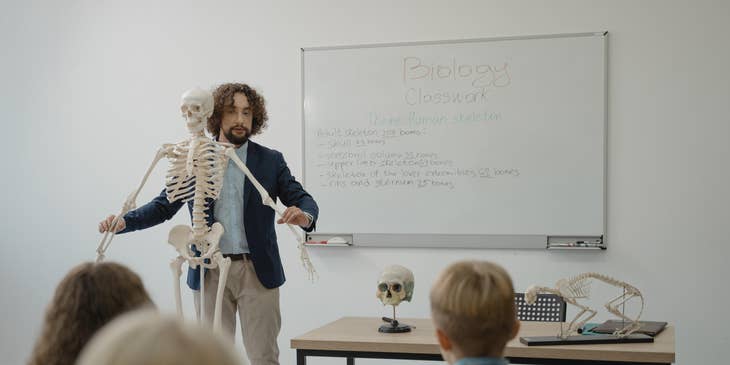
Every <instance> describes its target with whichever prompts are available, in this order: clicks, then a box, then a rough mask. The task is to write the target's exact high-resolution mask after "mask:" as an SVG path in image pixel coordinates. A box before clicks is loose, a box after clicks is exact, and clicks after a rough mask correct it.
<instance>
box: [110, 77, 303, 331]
mask: <svg viewBox="0 0 730 365" xmlns="http://www.w3.org/2000/svg"><path fill="white" fill-rule="evenodd" d="M180 110H181V111H182V114H183V117H184V118H185V119H186V121H187V128H188V131H189V132H190V137H188V138H187V139H186V140H184V141H182V142H179V143H176V144H164V145H163V146H162V147H161V148H160V149H159V150H158V151H157V154H156V156H155V158H154V160H153V161H152V165H151V166H150V167H149V168H148V169H147V173H146V174H145V175H144V178H143V179H142V182H141V183H140V185H139V187H138V188H137V190H135V191H133V192H132V194H130V196H129V197H128V198H127V200H126V201H125V202H124V205H123V206H122V209H121V212H120V213H119V215H117V216H116V218H114V220H113V221H112V223H111V227H110V229H109V230H107V232H106V233H105V234H104V237H102V240H101V242H100V243H99V247H98V248H97V250H96V252H97V261H101V260H103V259H104V252H105V251H106V250H107V248H108V247H109V245H110V244H111V242H112V239H113V238H114V235H115V233H113V232H115V227H116V225H117V222H118V220H119V217H122V216H124V214H126V213H127V212H128V211H130V210H132V209H134V208H135V201H136V199H137V195H138V194H139V192H140V190H142V187H143V186H144V184H145V182H146V181H147V178H148V177H149V175H150V173H151V172H152V169H153V168H154V167H155V165H157V163H158V162H159V161H160V160H161V159H162V158H163V157H164V158H167V159H169V160H170V168H169V170H168V171H167V175H166V179H165V185H166V189H165V190H166V194H167V200H168V201H170V202H176V201H181V202H188V201H190V200H192V201H193V209H192V229H191V228H190V227H188V226H186V225H178V226H175V227H173V228H172V229H171V230H170V234H169V236H168V243H170V244H171V245H172V246H174V247H175V250H177V252H178V253H179V256H178V257H177V258H176V259H175V260H173V261H172V262H171V263H170V268H171V269H172V272H173V278H174V280H175V285H174V286H175V304H176V306H177V312H178V315H180V316H182V302H181V296H180V275H181V274H182V264H183V262H185V261H187V262H188V265H189V266H190V267H193V268H194V267H198V266H202V267H203V268H206V269H212V268H215V267H219V268H220V278H221V279H220V280H219V281H218V290H217V292H216V303H215V313H214V316H213V328H214V329H215V330H220V328H221V303H222V300H221V299H222V297H223V291H224V289H225V286H226V279H227V278H228V269H229V267H230V264H231V260H230V259H229V258H224V257H223V254H222V253H221V252H220V248H219V247H218V242H219V241H220V238H221V236H222V235H223V226H222V225H221V224H220V223H218V222H216V223H214V224H213V225H212V226H211V227H208V225H207V218H208V215H207V214H206V213H205V199H206V198H211V199H217V198H218V196H219V194H220V191H221V185H222V182H223V175H224V173H225V170H226V167H227V166H228V160H229V159H231V160H232V161H233V162H234V163H235V164H236V166H238V168H240V169H241V170H242V171H243V173H244V174H245V175H246V178H248V179H249V181H250V182H251V183H252V184H253V185H254V187H256V190H257V191H258V192H259V194H260V195H261V197H262V200H263V204H264V205H267V206H269V207H271V208H272V209H274V211H276V212H277V214H278V215H279V216H281V215H282V214H283V211H282V210H280V209H279V208H278V207H277V206H276V202H274V200H273V199H272V198H271V197H270V196H269V194H268V193H267V192H266V190H265V189H264V187H263V186H261V184H260V183H259V182H258V180H256V178H255V177H254V176H253V175H252V174H251V171H249V169H248V168H247V167H246V165H245V164H244V163H243V162H242V161H241V160H240V159H239V158H238V156H237V155H236V152H235V150H234V148H233V145H231V144H228V143H221V142H217V141H214V140H212V139H211V138H209V137H207V136H206V135H205V133H204V131H203V130H204V128H205V123H206V121H207V120H208V117H210V115H211V114H212V113H213V96H212V95H211V93H209V92H207V91H204V90H202V89H199V88H196V89H192V90H189V91H187V92H186V93H185V94H183V96H182V105H181V106H180ZM288 226H289V228H290V229H291V231H292V233H294V235H295V236H296V238H297V242H298V243H299V245H298V248H299V250H300V259H301V260H302V263H303V264H304V267H305V268H306V270H307V273H308V275H309V278H310V280H313V279H314V278H315V277H316V274H317V273H316V271H315V269H314V266H313V265H312V262H311V261H310V260H309V255H308V253H307V251H306V248H305V246H304V236H303V235H302V234H300V233H299V231H298V230H297V229H296V228H294V226H292V225H291V224H288ZM110 232H111V233H110ZM193 245H194V246H195V249H196V250H197V251H198V252H199V253H200V255H199V256H196V252H195V251H193ZM204 272H205V270H200V279H201V280H200V282H201V285H203V283H204V280H203V275H204ZM202 290H203V288H201V291H202ZM200 298H201V304H200V307H202V306H203V303H202V301H203V296H200ZM200 307H196V310H197V312H198V313H197V314H198V318H200Z"/></svg>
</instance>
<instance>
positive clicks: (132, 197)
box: [96, 144, 173, 262]
mask: <svg viewBox="0 0 730 365" xmlns="http://www.w3.org/2000/svg"><path fill="white" fill-rule="evenodd" d="M172 148H173V145H171V144H164V145H162V147H160V149H159V150H157V154H156V155H155V158H154V160H152V164H151V165H150V167H149V168H148V169H147V173H146V174H145V175H144V177H143V178H142V181H141V182H140V184H139V187H137V190H135V191H133V192H132V193H131V194H129V196H128V197H127V200H126V201H124V204H123V205H122V209H121V211H120V213H119V214H118V215H117V216H116V217H115V218H114V220H113V221H112V223H111V225H110V226H109V229H108V230H107V231H106V232H105V233H104V237H102V239H101V242H99V246H98V247H97V248H96V261H97V262H101V261H103V260H104V252H106V250H107V249H108V248H109V245H111V243H112V240H113V239H114V236H115V235H116V228H117V227H116V226H117V223H118V222H119V219H120V218H122V216H124V215H125V214H126V213H127V212H128V211H130V210H132V209H134V208H135V205H136V204H135V201H136V200H137V195H139V192H140V191H141V190H142V187H144V184H145V183H146V182H147V178H149V176H150V173H152V170H153V169H154V168H155V166H157V163H158V162H160V160H161V159H162V158H163V157H166V156H167V155H168V154H169V153H170V151H171V149H172Z"/></svg>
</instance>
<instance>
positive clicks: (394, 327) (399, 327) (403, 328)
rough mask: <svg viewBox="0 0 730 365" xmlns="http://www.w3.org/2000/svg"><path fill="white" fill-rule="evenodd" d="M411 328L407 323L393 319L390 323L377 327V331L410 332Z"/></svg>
mask: <svg viewBox="0 0 730 365" xmlns="http://www.w3.org/2000/svg"><path fill="white" fill-rule="evenodd" d="M411 329H413V327H411V326H409V325H407V324H400V323H398V321H393V322H391V323H390V324H384V325H382V326H380V328H378V332H382V333H403V332H411Z"/></svg>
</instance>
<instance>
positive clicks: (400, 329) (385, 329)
mask: <svg viewBox="0 0 730 365" xmlns="http://www.w3.org/2000/svg"><path fill="white" fill-rule="evenodd" d="M383 321H385V322H388V323H389V324H384V325H382V326H380V328H378V332H382V333H404V332H411V330H412V329H413V328H416V327H411V326H409V325H407V324H401V323H398V320H397V319H395V306H393V319H390V318H388V317H383Z"/></svg>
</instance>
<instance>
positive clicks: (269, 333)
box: [99, 83, 319, 365]
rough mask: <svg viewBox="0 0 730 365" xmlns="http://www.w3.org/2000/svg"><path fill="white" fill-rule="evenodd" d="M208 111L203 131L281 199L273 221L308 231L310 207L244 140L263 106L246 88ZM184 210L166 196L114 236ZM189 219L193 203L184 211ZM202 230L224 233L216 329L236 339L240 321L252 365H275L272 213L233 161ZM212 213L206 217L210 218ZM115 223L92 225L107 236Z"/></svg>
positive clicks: (195, 280) (209, 289) (270, 154)
mask: <svg viewBox="0 0 730 365" xmlns="http://www.w3.org/2000/svg"><path fill="white" fill-rule="evenodd" d="M213 98H214V100H215V106H214V110H213V115H211V117H210V118H209V119H208V125H207V129H208V132H210V133H211V135H213V136H214V137H215V139H216V140H218V141H221V142H228V143H231V144H233V145H234V146H235V147H236V154H237V155H238V157H239V158H240V159H241V161H243V162H244V163H245V164H246V166H247V167H248V168H249V170H251V173H252V174H253V176H255V177H256V178H257V179H258V180H259V182H260V183H261V184H262V185H263V186H264V188H265V189H266V191H267V192H268V193H269V195H271V197H272V198H273V199H274V200H276V199H277V198H279V199H281V201H282V203H283V204H284V205H286V206H288V208H287V209H286V210H285V211H284V214H283V216H282V217H281V218H280V219H279V220H278V221H277V223H279V224H283V223H291V224H296V225H299V226H301V227H302V228H303V229H304V230H305V231H307V232H310V231H312V230H313V229H314V228H315V222H316V221H317V214H318V213H319V209H318V207H317V203H316V202H315V201H314V199H313V198H312V196H311V195H309V194H308V193H307V192H306V191H304V189H303V188H302V185H301V184H300V183H299V182H297V181H296V179H294V177H293V176H292V175H291V173H290V172H289V168H288V167H287V164H286V162H285V161H284V157H283V156H282V154H281V153H280V152H278V151H275V150H272V149H269V148H266V147H264V146H261V145H259V144H257V143H255V142H253V141H251V140H249V137H251V136H254V135H257V134H259V133H261V131H262V129H264V128H266V126H267V124H266V122H267V120H268V115H267V113H266V107H265V102H264V98H263V97H262V96H261V95H260V94H259V93H258V92H257V91H256V90H255V89H253V88H251V87H249V86H248V85H246V84H238V83H230V84H223V85H221V86H219V87H218V88H217V89H216V90H215V92H214V93H213ZM182 204H183V203H181V202H175V203H170V202H168V200H167V196H166V195H165V190H164V189H163V191H162V193H160V195H159V196H157V197H156V198H154V199H153V200H152V201H150V202H149V203H147V204H145V205H144V206H142V207H140V208H138V209H136V210H133V211H130V212H128V213H127V214H125V215H124V217H123V219H120V220H119V223H118V224H117V228H116V230H117V231H118V232H119V233H124V232H131V231H136V230H139V229H145V228H149V227H152V226H154V225H157V224H160V223H162V222H164V221H166V220H168V219H170V218H172V217H173V216H174V215H175V213H177V211H178V210H179V209H180V207H181V206H182ZM188 208H189V209H190V210H191V211H192V201H191V202H189V203H188ZM206 213H207V214H208V216H209V218H208V225H209V226H210V225H212V224H213V222H214V221H216V222H220V223H221V224H222V225H223V228H224V230H225V232H224V234H223V236H222V237H221V240H220V249H221V253H223V256H225V257H229V258H230V259H231V261H232V262H231V267H230V271H229V273H228V279H227V281H226V288H225V293H224V296H223V303H222V313H221V323H222V325H223V327H224V328H225V330H226V332H227V333H228V334H229V335H230V337H231V339H233V338H234V336H235V331H236V312H238V315H239V317H240V320H241V327H242V328H244V329H245V332H244V331H242V333H243V334H244V335H243V344H244V346H245V348H246V352H247V353H248V357H249V359H250V361H251V363H252V364H253V365H264V364H266V365H269V364H279V347H278V344H277V340H276V338H277V336H278V334H279V330H280V329H281V312H280V309H279V286H281V285H282V284H283V283H284V280H285V278H284V269H283V267H282V264H281V258H280V257H279V248H278V245H277V240H276V231H275V229H274V214H275V212H274V210H273V209H271V208H270V207H268V206H265V205H263V204H262V199H261V197H260V196H259V194H258V192H257V191H256V189H255V188H254V187H253V185H252V184H251V182H250V181H249V180H248V179H246V177H245V175H244V174H243V172H242V171H241V170H240V169H239V168H238V167H237V166H235V164H234V162H233V161H229V162H228V167H227V170H226V172H225V176H224V179H223V185H222V187H221V192H220V196H219V198H218V200H217V201H208V202H207V206H206ZM211 213H212V214H211ZM113 219H114V216H113V215H111V216H109V217H107V219H105V220H103V221H102V222H100V223H99V231H100V232H106V231H107V230H109V227H110V226H111V222H112V220H113ZM219 275H220V273H219V269H218V268H216V269H213V270H209V271H208V272H207V274H206V275H205V285H204V293H203V295H204V299H205V300H204V303H205V308H204V309H203V311H204V313H205V317H206V319H207V320H208V321H210V322H212V320H213V312H214V305H215V296H216V290H217V287H218V277H219ZM199 278H200V275H199V273H197V270H189V271H188V285H189V286H190V287H191V288H192V289H193V290H200V283H199Z"/></svg>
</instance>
